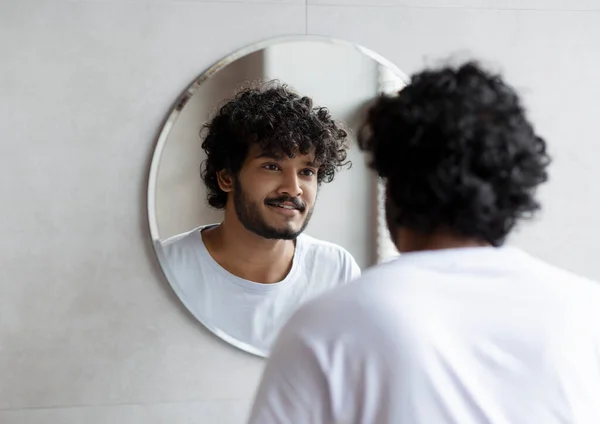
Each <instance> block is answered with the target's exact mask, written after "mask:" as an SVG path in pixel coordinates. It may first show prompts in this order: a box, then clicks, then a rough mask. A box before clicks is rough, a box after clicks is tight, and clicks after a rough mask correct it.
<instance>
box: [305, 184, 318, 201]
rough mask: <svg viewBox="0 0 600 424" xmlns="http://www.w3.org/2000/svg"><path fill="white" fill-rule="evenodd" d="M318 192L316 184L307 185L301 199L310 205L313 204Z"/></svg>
mask: <svg viewBox="0 0 600 424" xmlns="http://www.w3.org/2000/svg"><path fill="white" fill-rule="evenodd" d="M318 191H319V187H318V186H317V183H316V182H315V183H314V184H307V185H306V186H305V187H304V188H303V195H302V197H303V198H304V201H305V202H306V203H308V204H310V205H312V204H314V203H315V200H316V198H317V193H318Z"/></svg>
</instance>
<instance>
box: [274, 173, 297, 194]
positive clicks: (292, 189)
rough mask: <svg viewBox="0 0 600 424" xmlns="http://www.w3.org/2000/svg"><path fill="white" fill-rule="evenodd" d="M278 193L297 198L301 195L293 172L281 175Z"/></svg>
mask: <svg viewBox="0 0 600 424" xmlns="http://www.w3.org/2000/svg"><path fill="white" fill-rule="evenodd" d="M279 192H280V193H282V194H283V193H285V194H287V195H289V196H291V197H299V196H301V195H302V193H303V191H302V185H301V184H300V179H299V178H298V175H297V174H296V173H295V172H288V173H285V174H284V175H283V178H282V180H281V185H280V186H279Z"/></svg>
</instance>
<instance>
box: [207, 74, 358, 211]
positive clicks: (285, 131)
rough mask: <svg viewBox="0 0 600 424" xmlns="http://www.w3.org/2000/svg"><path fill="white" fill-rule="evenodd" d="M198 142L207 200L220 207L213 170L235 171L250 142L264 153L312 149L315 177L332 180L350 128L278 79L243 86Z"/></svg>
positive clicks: (223, 195)
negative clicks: (203, 155)
mask: <svg viewBox="0 0 600 424" xmlns="http://www.w3.org/2000/svg"><path fill="white" fill-rule="evenodd" d="M203 132H206V137H205V139H204V141H203V143H202V148H203V149H204V151H205V152H206V155H207V159H206V160H205V161H204V163H203V164H202V179H203V180H204V183H205V184H206V187H207V189H208V196H207V197H208V203H209V204H210V205H211V206H213V207H215V208H218V209H223V208H224V207H225V204H226V203H227V193H225V192H224V191H222V190H221V188H220V187H219V184H218V180H217V173H218V172H220V171H222V170H227V171H228V172H229V173H230V174H231V175H232V176H236V175H237V174H238V173H239V171H240V169H241V168H242V165H243V164H244V161H245V159H246V157H247V155H248V151H249V149H250V147H251V146H252V145H254V144H258V145H259V147H260V150H261V151H262V152H263V153H264V154H273V155H281V154H285V155H287V156H288V157H290V158H292V157H294V156H295V155H296V154H308V153H313V154H314V162H315V163H316V164H318V165H319V170H318V174H317V180H318V182H319V183H322V182H331V181H332V180H333V178H334V176H335V173H336V171H337V170H339V169H340V168H341V167H343V166H344V165H346V164H348V163H349V162H345V160H346V156H347V153H346V150H347V149H348V144H347V137H348V133H347V132H346V131H345V129H344V128H343V126H342V125H341V124H340V123H338V122H336V121H334V120H333V119H332V118H331V115H330V114H329V111H328V110H327V109H326V108H322V107H313V104H312V100H311V99H310V98H309V97H301V96H300V95H298V94H297V93H295V92H293V91H292V90H291V89H289V88H288V87H287V86H286V85H283V84H279V83H278V82H276V81H270V82H268V83H264V84H261V85H259V86H255V87H251V88H246V89H244V90H241V91H240V92H239V93H237V95H236V96H235V97H234V98H233V99H231V100H229V101H228V102H227V103H225V105H224V106H222V107H221V108H220V109H219V110H218V112H217V114H216V115H215V116H214V118H213V119H212V121H211V122H209V123H207V124H206V125H204V127H203Z"/></svg>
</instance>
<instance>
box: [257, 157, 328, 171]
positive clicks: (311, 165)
mask: <svg viewBox="0 0 600 424" xmlns="http://www.w3.org/2000/svg"><path fill="white" fill-rule="evenodd" d="M262 158H265V159H273V160H275V161H277V162H281V161H282V160H283V155H277V154H273V153H259V154H258V155H256V156H255V159H262ZM304 165H305V166H310V167H314V168H316V167H318V166H319V165H317V164H316V163H315V162H314V161H312V160H305V161H304Z"/></svg>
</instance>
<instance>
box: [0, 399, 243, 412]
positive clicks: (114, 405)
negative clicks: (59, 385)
mask: <svg viewBox="0 0 600 424" xmlns="http://www.w3.org/2000/svg"><path fill="white" fill-rule="evenodd" d="M235 401H243V402H245V401H247V399H246V398H216V399H197V400H195V399H188V400H176V401H162V402H125V403H98V404H88V405H48V406H25V407H20V408H0V414H1V413H3V412H18V411H31V410H34V411H37V410H42V411H43V410H53V409H91V408H121V407H127V406H161V405H182V404H195V403H207V402H211V403H214V402H235Z"/></svg>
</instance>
